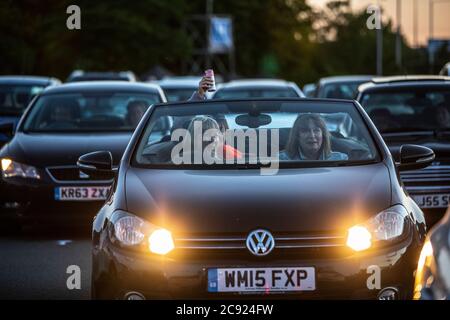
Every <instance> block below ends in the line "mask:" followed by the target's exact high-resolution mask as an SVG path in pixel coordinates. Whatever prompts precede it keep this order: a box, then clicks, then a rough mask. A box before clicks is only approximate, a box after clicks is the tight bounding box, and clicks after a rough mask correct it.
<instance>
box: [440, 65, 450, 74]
mask: <svg viewBox="0 0 450 320" xmlns="http://www.w3.org/2000/svg"><path fill="white" fill-rule="evenodd" d="M439 74H440V75H441V76H450V62H449V63H447V64H446V65H445V66H444V67H443V68H442V70H441V72H440V73H439Z"/></svg>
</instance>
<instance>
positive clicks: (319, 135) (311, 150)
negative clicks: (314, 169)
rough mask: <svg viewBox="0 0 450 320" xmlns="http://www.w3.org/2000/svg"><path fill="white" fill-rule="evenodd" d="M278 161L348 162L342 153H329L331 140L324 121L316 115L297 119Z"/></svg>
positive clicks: (306, 115) (305, 115)
mask: <svg viewBox="0 0 450 320" xmlns="http://www.w3.org/2000/svg"><path fill="white" fill-rule="evenodd" d="M280 160H305V161H314V160H325V161H339V160H348V156H347V155H346V154H344V153H340V152H333V151H331V138H330V133H329V131H328V129H327V126H326V123H325V121H324V120H323V119H322V117H320V115H318V114H312V113H310V114H303V115H300V116H298V117H297V119H296V120H295V122H294V125H293V127H292V130H291V132H290V134H289V139H288V141H287V144H286V148H285V150H284V151H282V152H281V153H280Z"/></svg>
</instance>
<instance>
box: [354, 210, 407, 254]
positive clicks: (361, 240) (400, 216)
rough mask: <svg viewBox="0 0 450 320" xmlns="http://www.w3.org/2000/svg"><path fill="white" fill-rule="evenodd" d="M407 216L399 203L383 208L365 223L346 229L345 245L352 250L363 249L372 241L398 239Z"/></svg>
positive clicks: (368, 246) (402, 231) (369, 245)
mask: <svg viewBox="0 0 450 320" xmlns="http://www.w3.org/2000/svg"><path fill="white" fill-rule="evenodd" d="M407 217H408V212H407V211H406V209H405V208H404V207H403V206H401V205H396V206H393V207H391V208H389V209H387V210H384V211H382V212H380V213H379V214H378V215H376V216H375V217H374V218H372V219H370V220H369V221H367V222H366V223H364V224H361V225H357V226H353V227H351V228H350V229H348V232H347V246H348V247H350V248H351V249H353V250H354V251H363V250H366V249H369V248H370V247H371V246H372V243H373V242H376V241H392V240H395V239H398V238H399V237H401V236H402V235H403V233H404V230H405V221H406V219H407Z"/></svg>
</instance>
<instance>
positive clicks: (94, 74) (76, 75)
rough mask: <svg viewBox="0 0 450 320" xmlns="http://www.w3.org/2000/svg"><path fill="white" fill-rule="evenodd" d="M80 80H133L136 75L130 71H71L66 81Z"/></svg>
mask: <svg viewBox="0 0 450 320" xmlns="http://www.w3.org/2000/svg"><path fill="white" fill-rule="evenodd" d="M80 81H129V82H135V81H136V76H135V74H134V73H133V72H132V71H119V72H115V71H110V72H98V71H83V70H75V71H73V72H72V73H71V74H70V75H69V77H68V78H67V80H66V82H80Z"/></svg>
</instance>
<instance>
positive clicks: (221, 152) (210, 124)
mask: <svg viewBox="0 0 450 320" xmlns="http://www.w3.org/2000/svg"><path fill="white" fill-rule="evenodd" d="M196 123H197V126H199V124H198V123H201V129H202V130H201V131H198V130H195V127H196ZM210 129H215V130H216V131H215V135H214V136H212V137H210V138H209V139H207V141H204V134H205V132H206V131H207V130H210ZM188 132H189V134H190V136H191V144H192V153H194V152H195V151H197V150H194V146H195V143H194V141H202V150H201V152H202V156H203V152H204V150H205V148H206V147H207V146H209V145H210V144H211V143H213V144H214V145H213V147H212V148H211V155H210V156H211V157H212V158H213V159H220V160H224V159H225V160H228V159H241V158H242V153H241V152H240V151H239V150H237V149H235V148H233V147H232V146H230V145H227V144H225V143H224V141H223V140H224V135H223V132H222V131H221V130H220V126H219V124H218V122H217V121H216V120H214V119H213V118H211V117H209V116H196V117H194V118H193V119H192V120H191V122H190V124H189V127H188Z"/></svg>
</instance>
